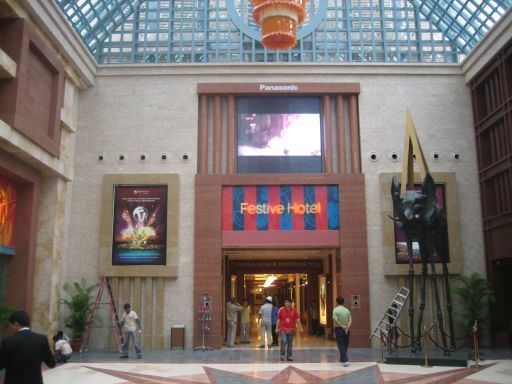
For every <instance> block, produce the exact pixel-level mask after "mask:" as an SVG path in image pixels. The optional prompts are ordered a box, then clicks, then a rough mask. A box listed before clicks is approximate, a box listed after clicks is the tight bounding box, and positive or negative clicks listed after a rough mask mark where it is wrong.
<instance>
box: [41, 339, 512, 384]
mask: <svg viewBox="0 0 512 384" xmlns="http://www.w3.org/2000/svg"><path fill="white" fill-rule="evenodd" d="M349 352H350V358H351V361H352V363H351V365H350V367H348V368H344V367H342V366H341V364H339V363H335V361H337V359H338V352H337V350H336V349H334V348H328V347H323V348H319V349H315V348H307V349H306V348H297V349H296V350H295V351H294V358H295V361H294V362H292V363H290V362H280V361H279V351H278V350H277V349H275V348H273V349H270V350H267V349H265V350H260V349H259V348H256V347H251V346H249V347H247V346H244V347H235V348H223V349H221V350H215V351H205V352H203V351H197V352H193V351H190V350H185V351H178V350H174V351H151V352H147V353H145V354H144V357H143V359H142V360H136V359H135V358H133V357H132V358H130V359H129V360H120V359H119V358H118V356H117V354H115V353H106V352H87V353H83V354H81V355H75V356H73V360H72V362H70V363H67V364H64V365H61V366H59V367H57V368H56V369H52V370H48V371H45V372H44V380H45V383H46V384H62V383H73V384H85V383H94V384H129V383H133V384H141V383H181V384H195V383H217V384H235V383H236V384H238V383H240V384H245V383H247V384H259V383H274V384H284V383H290V384H292V383H293V384H300V383H304V384H309V383H329V384H335V383H340V384H356V383H357V384H359V383H363V384H408V383H415V384H416V383H418V384H430V383H432V384H433V383H436V384H447V383H458V384H484V383H486V384H487V383H504V384H505V383H506V384H511V383H512V360H511V358H512V350H510V349H507V350H484V351H483V354H484V356H486V361H484V362H482V363H481V367H480V368H478V369H477V368H447V367H433V368H422V367H420V366H405V365H386V364H377V363H375V361H377V360H378V359H379V351H378V350H374V349H351V350H350V351H349ZM491 358H493V360H490V359H491Z"/></svg>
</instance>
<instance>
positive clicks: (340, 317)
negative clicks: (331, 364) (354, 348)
mask: <svg viewBox="0 0 512 384" xmlns="http://www.w3.org/2000/svg"><path fill="white" fill-rule="evenodd" d="M343 303H345V299H344V298H343V297H341V296H340V297H337V298H336V304H338V305H337V307H336V308H334V310H333V311H332V319H333V325H334V334H335V335H336V343H337V344H338V349H339V351H340V362H341V363H342V364H343V366H344V367H348V366H350V362H349V361H348V354H347V352H348V339H349V336H350V331H349V330H350V326H351V325H352V315H351V314H350V311H349V310H348V308H346V307H345V306H343Z"/></svg>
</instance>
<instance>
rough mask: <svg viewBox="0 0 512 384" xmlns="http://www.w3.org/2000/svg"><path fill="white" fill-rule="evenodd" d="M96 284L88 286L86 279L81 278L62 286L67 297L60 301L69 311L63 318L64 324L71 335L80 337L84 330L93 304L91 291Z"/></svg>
mask: <svg viewBox="0 0 512 384" xmlns="http://www.w3.org/2000/svg"><path fill="white" fill-rule="evenodd" d="M98 285H99V284H93V285H90V286H88V285H87V281H86V280H85V279H83V278H82V279H81V280H80V282H74V283H72V284H70V283H65V284H64V286H63V288H64V291H65V292H66V293H67V294H68V296H69V298H68V299H62V300H61V301H60V302H61V304H64V305H65V306H66V308H67V309H68V311H69V314H68V316H67V317H66V318H65V319H64V325H65V326H66V328H68V329H70V330H71V334H72V336H73V337H82V336H83V334H84V332H85V327H86V326H87V321H88V320H89V315H90V313H91V311H92V308H93V305H94V302H93V298H92V296H91V293H92V291H93V290H95V289H96V288H97V287H98Z"/></svg>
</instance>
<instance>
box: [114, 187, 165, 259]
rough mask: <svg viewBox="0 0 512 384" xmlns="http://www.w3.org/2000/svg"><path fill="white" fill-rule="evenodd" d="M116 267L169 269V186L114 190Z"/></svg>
mask: <svg viewBox="0 0 512 384" xmlns="http://www.w3.org/2000/svg"><path fill="white" fill-rule="evenodd" d="M113 225H114V228H113V234H114V239H113V242H112V248H113V249H112V264H113V265H126V264H128V265H165V261H166V248H167V247H166V244H167V238H166V236H167V186H165V185H164V186H162V185H116V186H114V223H113Z"/></svg>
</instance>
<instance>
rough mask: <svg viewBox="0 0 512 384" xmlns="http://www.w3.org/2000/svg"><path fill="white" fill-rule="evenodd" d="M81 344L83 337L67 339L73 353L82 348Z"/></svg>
mask: <svg viewBox="0 0 512 384" xmlns="http://www.w3.org/2000/svg"><path fill="white" fill-rule="evenodd" d="M83 342H84V338H83V337H72V338H70V339H69V345H70V346H71V349H72V350H73V352H80V348H82V344H83Z"/></svg>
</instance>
